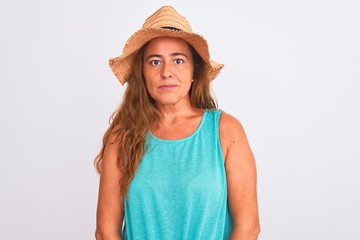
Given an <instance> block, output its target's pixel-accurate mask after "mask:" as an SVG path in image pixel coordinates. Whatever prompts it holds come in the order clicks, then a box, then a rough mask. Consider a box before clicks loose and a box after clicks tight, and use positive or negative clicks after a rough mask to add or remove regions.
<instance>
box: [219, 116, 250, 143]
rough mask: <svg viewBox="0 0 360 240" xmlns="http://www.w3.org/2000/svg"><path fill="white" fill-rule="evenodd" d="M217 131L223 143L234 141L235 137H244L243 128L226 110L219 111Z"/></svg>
mask: <svg viewBox="0 0 360 240" xmlns="http://www.w3.org/2000/svg"><path fill="white" fill-rule="evenodd" d="M219 131H220V138H221V140H223V141H224V143H226V142H227V141H230V142H231V141H234V140H236V139H237V138H243V137H246V136H245V131H244V128H243V126H242V124H241V123H240V121H239V120H238V119H237V118H236V117H234V116H232V115H230V114H229V113H226V112H222V113H221V116H220V122H219Z"/></svg>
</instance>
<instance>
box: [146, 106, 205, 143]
mask: <svg viewBox="0 0 360 240" xmlns="http://www.w3.org/2000/svg"><path fill="white" fill-rule="evenodd" d="M207 112H208V111H206V110H204V112H203V114H202V117H201V120H200V123H199V125H198V126H197V128H196V129H195V131H194V132H192V133H191V134H190V135H189V136H187V137H184V138H179V139H163V138H158V137H157V136H155V135H154V134H153V133H152V131H151V130H149V134H150V137H151V139H154V140H156V141H158V142H168V143H172V142H181V141H186V140H188V139H190V138H193V137H194V136H195V135H197V133H198V132H199V131H200V129H201V127H202V125H203V123H204V121H205V120H204V119H205V115H206V114H207Z"/></svg>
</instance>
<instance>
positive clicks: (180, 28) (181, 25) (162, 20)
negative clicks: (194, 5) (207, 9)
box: [109, 6, 224, 85]
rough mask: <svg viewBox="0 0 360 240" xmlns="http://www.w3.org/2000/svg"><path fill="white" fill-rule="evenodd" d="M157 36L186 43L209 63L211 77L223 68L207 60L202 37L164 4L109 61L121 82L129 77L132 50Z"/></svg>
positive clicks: (132, 55)
mask: <svg viewBox="0 0 360 240" xmlns="http://www.w3.org/2000/svg"><path fill="white" fill-rule="evenodd" d="M157 37H175V38H180V39H183V40H185V41H186V42H188V43H189V44H190V45H191V46H192V47H193V48H194V49H195V50H196V51H197V52H198V53H199V55H200V57H201V58H202V59H203V60H204V61H205V63H206V64H207V65H208V66H209V68H208V69H209V70H208V76H209V79H210V80H213V79H214V78H215V77H216V76H217V75H218V73H219V72H220V70H221V69H222V68H223V67H224V65H223V64H219V63H217V62H215V61H213V60H211V59H210V54H209V47H208V44H207V41H206V40H205V38H204V37H202V36H201V35H199V34H196V33H193V31H192V29H191V26H190V24H189V22H188V21H187V20H186V19H185V18H184V17H183V16H182V15H180V14H179V13H178V12H177V11H176V10H175V9H174V8H173V7H170V6H164V7H161V8H160V9H158V10H157V11H156V12H155V13H153V14H152V15H151V16H149V17H148V18H147V19H146V20H145V22H144V24H143V26H142V28H141V29H140V30H138V31H137V32H135V33H134V34H133V35H132V36H131V37H130V38H129V39H128V40H127V42H126V44H125V47H124V49H123V51H122V55H121V56H119V57H115V58H111V59H110V60H109V65H110V68H111V69H112V71H113V72H114V74H115V76H116V77H117V78H118V79H119V81H120V83H121V84H122V85H124V84H125V82H126V79H127V78H128V77H129V74H130V71H131V64H132V62H133V57H134V54H133V53H135V52H137V50H139V49H140V48H141V47H142V46H144V45H145V44H146V43H147V42H149V41H150V40H152V39H154V38H157Z"/></svg>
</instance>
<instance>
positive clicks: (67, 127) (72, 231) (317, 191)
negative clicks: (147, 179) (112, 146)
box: [0, 0, 360, 240]
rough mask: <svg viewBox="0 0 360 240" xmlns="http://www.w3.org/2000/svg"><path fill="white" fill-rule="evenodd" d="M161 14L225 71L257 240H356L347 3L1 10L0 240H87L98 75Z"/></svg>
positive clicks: (352, 20) (353, 45)
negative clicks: (246, 154)
mask: <svg viewBox="0 0 360 240" xmlns="http://www.w3.org/2000/svg"><path fill="white" fill-rule="evenodd" d="M162 5H173V6H174V7H175V8H176V9H177V10H178V11H179V12H180V13H181V14H183V15H184V16H185V17H186V18H187V19H188V20H189V21H190V23H191V25H192V27H193V30H194V31H195V32H197V33H200V34H202V35H204V36H205V37H206V39H207V40H208V41H209V44H210V52H211V54H212V57H213V59H215V60H217V61H219V62H222V63H225V68H224V69H223V71H222V72H221V73H220V75H219V76H218V78H217V79H215V80H214V82H213V90H214V92H215V94H216V97H217V99H218V102H219V106H220V108H222V109H223V110H225V111H227V112H228V113H230V114H232V115H234V116H235V117H237V118H238V119H239V120H240V121H241V122H242V124H243V125H244V128H245V130H246V132H247V135H248V138H249V141H250V143H251V146H252V148H253V151H254V153H255V156H256V160H257V166H258V191H259V208H260V218H261V226H262V232H261V234H260V239H266V240H267V239H270V240H312V239H314V240H315V239H316V240H318V239H326V240H329V239H334V240H335V239H341V240H343V239H360V232H359V231H358V229H359V217H360V208H359V203H360V192H359V190H360V189H359V188H360V187H359V186H360V184H359V183H360V177H359V170H360V163H359V161H360V153H359V150H360V140H359V137H360V126H359V125H360V124H359V123H360V113H359V109H360V108H359V107H360V106H359V105H360V96H359V90H360V84H359V80H360V70H359V67H360V44H359V43H360V2H359V1H356V0H353V1H350V0H337V1H332V0H330V1H329V0H328V1H326V0H302V1H300V0H298V1H285V0H284V1H280V0H273V1H265V0H262V1H231V2H230V1H213V2H211V1H119V0H117V1H115V0H103V1H93V0H62V1H60V0H58V1H54V0H50V1H49V0H32V1H25V0H2V1H1V3H0V34H1V35H0V36H1V38H0V43H1V44H0V114H1V117H0V150H1V151H0V154H1V167H0V228H1V230H0V235H1V236H0V238H1V239H52V240H57V239H62V240H63V239H71V240H72V239H74V240H77V239H93V238H94V229H95V211H96V202H97V190H98V176H97V174H96V172H95V170H94V168H93V165H92V161H93V159H94V157H95V155H96V154H97V153H98V151H99V149H100V146H101V138H102V135H103V133H104V131H105V130H106V128H107V127H108V118H109V116H110V114H111V113H112V112H113V111H114V110H115V108H116V107H117V106H118V104H119V103H120V100H121V97H122V93H123V90H124V88H123V87H122V86H121V85H120V84H119V83H118V82H117V80H116V78H115V77H114V76H113V75H112V72H111V70H110V69H109V68H108V59H109V58H110V57H115V56H118V55H120V54H121V50H122V48H123V46H124V44H125V41H126V40H127V38H128V37H129V36H130V35H131V34H132V33H133V32H134V31H136V30H138V29H139V28H140V27H141V25H142V23H143V22H144V20H145V18H146V17H147V16H149V15H150V14H151V13H153V12H154V11H155V10H156V9H158V8H159V7H160V6H162Z"/></svg>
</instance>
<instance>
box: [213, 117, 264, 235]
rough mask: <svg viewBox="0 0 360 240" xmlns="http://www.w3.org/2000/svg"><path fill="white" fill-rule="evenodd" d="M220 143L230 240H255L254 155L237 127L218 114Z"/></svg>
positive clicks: (258, 227) (258, 226)
mask: <svg viewBox="0 0 360 240" xmlns="http://www.w3.org/2000/svg"><path fill="white" fill-rule="evenodd" d="M219 125H220V126H219V127H220V129H219V132H220V141H221V148H222V151H223V155H224V159H225V170H226V177H227V186H228V204H229V209H230V213H231V216H232V220H233V225H234V228H233V232H232V234H231V237H230V239H236V240H238V239H239V240H256V239H257V238H258V235H259V233H260V225H259V213H258V203H257V189H256V178H257V177H256V164H255V159H254V155H253V153H252V150H251V148H250V145H249V142H248V140H247V137H246V134H245V131H244V129H243V127H242V125H241V123H240V122H239V121H238V120H237V119H236V118H234V117H233V116H231V115H229V114H227V113H222V114H221V117H220V124H219Z"/></svg>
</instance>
